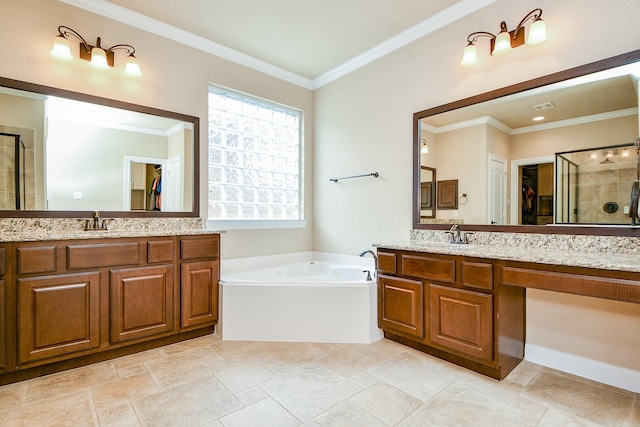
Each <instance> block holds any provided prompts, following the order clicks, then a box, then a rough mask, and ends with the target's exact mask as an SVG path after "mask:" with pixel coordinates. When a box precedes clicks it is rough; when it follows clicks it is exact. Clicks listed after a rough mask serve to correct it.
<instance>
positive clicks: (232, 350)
mask: <svg viewBox="0 0 640 427" xmlns="http://www.w3.org/2000/svg"><path fill="white" fill-rule="evenodd" d="M259 346H260V343H257V342H252V341H220V342H217V343H214V344H211V348H213V349H214V350H215V351H216V352H217V353H218V354H220V355H221V356H222V357H224V358H225V359H226V360H227V361H228V362H229V363H231V364H233V365H240V364H243V363H248V362H252V361H253V358H252V357H251V352H255V351H259V350H258V348H259Z"/></svg>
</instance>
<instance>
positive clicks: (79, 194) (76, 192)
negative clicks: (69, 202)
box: [73, 191, 82, 200]
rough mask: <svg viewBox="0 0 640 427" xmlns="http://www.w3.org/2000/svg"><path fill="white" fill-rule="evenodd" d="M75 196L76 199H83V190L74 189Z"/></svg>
mask: <svg viewBox="0 0 640 427" xmlns="http://www.w3.org/2000/svg"><path fill="white" fill-rule="evenodd" d="M73 198H74V199H76V200H82V191H74V192H73Z"/></svg>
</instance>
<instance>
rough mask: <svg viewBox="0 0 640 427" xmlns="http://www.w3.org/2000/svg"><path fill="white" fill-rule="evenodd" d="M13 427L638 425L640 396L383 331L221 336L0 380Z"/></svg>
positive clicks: (2, 403) (5, 419)
mask: <svg viewBox="0 0 640 427" xmlns="http://www.w3.org/2000/svg"><path fill="white" fill-rule="evenodd" d="M0 425H2V426H4V427H8V426H30V427H33V426H36V427H37V426H64V427H68V426H82V427H85V426H152V427H156V426H189V427H192V426H225V427H231V426H241V427H249V426H298V425H304V426H348V427H354V426H355V427H357V426H366V427H375V426H402V427H412V426H464V425H472V426H492V427H493V426H594V425H610V426H634V427H638V426H640V395H638V394H634V393H631V392H628V391H624V390H620V389H616V388H613V387H609V386H605V385H602V384H599V383H594V382H591V381H588V380H585V379H582V378H578V377H574V376H571V375H568V374H565V373H562V372H558V371H554V370H551V369H547V368H543V367H541V366H538V365H535V364H532V363H529V362H526V361H524V362H522V363H521V364H520V365H519V366H518V367H517V368H516V370H514V371H513V372H512V373H511V375H509V377H507V378H506V379H505V380H504V381H502V382H498V381H495V380H492V379H490V378H486V377H484V376H482V375H478V374H475V373H474V372H471V371H469V370H466V369H463V368H460V367H458V366H455V365H452V364H449V363H447V362H444V361H441V360H439V359H436V358H434V357H431V356H428V355H426V354H423V353H420V352H418V351H415V350H413V349H411V348H408V347H405V346H402V345H400V344H397V343H394V342H392V341H388V340H382V341H379V342H377V343H374V344H370V345H360V344H318V343H275V342H234V341H224V342H222V341H220V340H219V339H218V338H217V337H216V336H213V335H210V336H207V337H202V338H198V339H195V340H191V341H187V342H183V343H178V344H174V345H170V346H167V347H163V348H159V349H155V350H150V351H146V352H144V353H139V354H134V355H131V356H125V357H121V358H119V359H114V360H110V361H107V362H103V363H99V364H95V365H91V366H86V367H82V368H78V369H74V370H71V371H67V372H62V373H58V374H53V375H49V376H47V377H42V378H36V379H33V380H29V381H24V382H21V383H17V384H11V385H7V386H3V387H0Z"/></svg>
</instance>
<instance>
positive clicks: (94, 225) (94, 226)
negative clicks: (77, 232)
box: [84, 211, 107, 231]
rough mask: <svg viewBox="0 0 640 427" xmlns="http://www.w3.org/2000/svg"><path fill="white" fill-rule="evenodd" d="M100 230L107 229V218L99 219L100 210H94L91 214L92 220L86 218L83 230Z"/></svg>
mask: <svg viewBox="0 0 640 427" xmlns="http://www.w3.org/2000/svg"><path fill="white" fill-rule="evenodd" d="M91 230H102V231H107V220H106V219H103V220H100V212H98V211H95V212H94V214H93V221H92V220H90V219H88V220H87V222H86V224H85V225H84V231H91Z"/></svg>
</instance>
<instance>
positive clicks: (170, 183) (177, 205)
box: [162, 156, 182, 212]
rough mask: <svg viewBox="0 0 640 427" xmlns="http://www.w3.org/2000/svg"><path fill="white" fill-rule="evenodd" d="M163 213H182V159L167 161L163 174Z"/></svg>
mask: <svg viewBox="0 0 640 427" xmlns="http://www.w3.org/2000/svg"><path fill="white" fill-rule="evenodd" d="M162 211H164V212H180V211H182V157H181V156H175V157H172V158H170V159H169V160H168V161H167V165H166V167H165V169H164V170H163V172H162Z"/></svg>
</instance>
